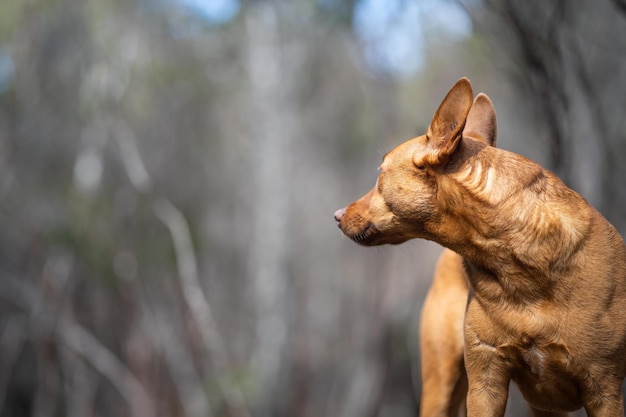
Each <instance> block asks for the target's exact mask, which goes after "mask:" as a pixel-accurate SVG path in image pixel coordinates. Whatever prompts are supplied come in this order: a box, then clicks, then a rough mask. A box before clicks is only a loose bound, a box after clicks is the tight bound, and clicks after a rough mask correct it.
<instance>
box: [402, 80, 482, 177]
mask: <svg viewBox="0 0 626 417" xmlns="http://www.w3.org/2000/svg"><path fill="white" fill-rule="evenodd" d="M472 99H473V93H472V84H471V83H470V81H469V80H468V79H467V78H465V77H464V78H461V79H460V80H459V81H457V82H456V84H454V86H452V88H451V89H450V91H449V92H448V94H447V95H446V97H445V98H444V99H443V101H442V102H441V104H440V105H439V108H438V109H437V111H436V112H435V115H434V116H433V120H432V121H431V122H430V126H429V127H428V132H427V133H426V136H427V137H428V142H429V147H430V153H429V155H428V157H427V158H426V159H422V160H421V162H422V163H423V162H425V163H427V164H430V165H438V164H441V163H444V162H445V161H447V160H448V158H449V156H450V155H451V154H452V152H454V150H455V149H456V147H457V145H458V144H459V141H460V139H461V135H462V132H463V128H464V127H465V120H466V119H467V115H468V113H469V111H470V108H471V107H472ZM414 157H415V156H414ZM420 159H421V158H420ZM415 162H416V163H417V161H415Z"/></svg>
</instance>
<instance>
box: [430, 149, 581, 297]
mask: <svg viewBox="0 0 626 417" xmlns="http://www.w3.org/2000/svg"><path fill="white" fill-rule="evenodd" d="M468 143H469V145H466V146H465V147H464V149H462V150H460V153H459V155H458V157H457V159H456V160H454V161H451V163H450V164H449V165H448V167H446V171H447V172H446V174H445V175H440V176H439V177H438V181H439V184H438V185H439V187H440V192H439V193H438V196H437V198H438V200H439V201H438V205H439V207H442V208H443V209H442V211H441V218H440V220H441V221H440V222H438V225H437V228H436V229H435V230H434V231H433V236H434V237H435V239H434V240H437V241H439V243H441V244H443V245H444V246H447V247H449V248H451V249H452V250H454V251H456V252H457V253H459V254H461V255H462V256H463V257H464V258H465V259H466V263H468V265H470V267H471V268H474V269H475V270H476V273H478V272H480V271H482V272H483V273H485V274H490V275H492V276H493V277H494V278H495V279H497V280H498V281H500V282H501V283H502V284H503V285H511V288H510V290H511V291H518V288H517V286H516V285H514V284H515V282H514V281H513V280H520V279H524V278H526V279H531V280H533V279H541V278H542V277H548V276H554V274H555V273H556V274H558V272H559V268H562V267H563V266H565V265H567V266H569V265H571V262H570V259H571V257H572V256H573V255H574V254H575V253H576V252H578V250H579V249H580V246H581V242H582V241H583V238H584V236H585V234H586V233H587V230H588V229H589V226H590V222H591V216H590V215H589V210H590V209H589V208H588V205H587V204H586V203H585V201H584V200H583V199H582V197H580V196H579V195H578V194H576V193H575V192H574V191H572V190H570V189H569V188H568V187H566V186H565V185H564V184H563V183H562V182H561V181H560V180H559V179H558V178H557V177H556V176H554V175H553V174H552V173H550V172H548V171H545V170H544V169H543V168H541V167H540V166H539V165H538V164H535V163H533V162H531V161H529V160H527V159H526V158H524V157H521V156H519V155H516V154H513V153H511V152H507V151H504V150H501V149H496V148H493V147H490V146H484V145H477V144H476V143H472V142H468ZM565 202H567V203H566V204H565ZM529 271H532V272H531V273H529ZM532 275H534V276H535V277H533V276H532ZM519 283H520V284H521V282H519ZM524 288H526V287H524Z"/></svg>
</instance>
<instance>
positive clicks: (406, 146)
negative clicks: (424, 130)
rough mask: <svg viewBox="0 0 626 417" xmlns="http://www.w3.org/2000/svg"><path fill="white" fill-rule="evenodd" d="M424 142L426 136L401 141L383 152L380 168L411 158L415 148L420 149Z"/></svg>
mask: <svg viewBox="0 0 626 417" xmlns="http://www.w3.org/2000/svg"><path fill="white" fill-rule="evenodd" d="M425 143H426V136H418V137H415V138H413V139H409V140H407V141H406V142H403V143H401V144H400V145H398V146H396V147H395V148H393V149H392V150H390V151H389V152H387V153H386V154H385V156H384V157H383V163H382V164H381V168H383V169H384V168H387V167H389V166H392V165H394V164H398V163H400V162H401V161H403V160H409V161H410V160H412V157H413V153H414V152H415V151H416V150H418V149H421V148H422V147H423V146H424V144H425Z"/></svg>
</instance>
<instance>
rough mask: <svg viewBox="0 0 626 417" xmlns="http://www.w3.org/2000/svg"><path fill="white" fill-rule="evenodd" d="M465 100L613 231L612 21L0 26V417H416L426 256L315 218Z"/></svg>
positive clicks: (617, 41)
mask: <svg viewBox="0 0 626 417" xmlns="http://www.w3.org/2000/svg"><path fill="white" fill-rule="evenodd" d="M462 76H468V77H469V78H470V79H471V80H472V82H473V85H474V89H475V92H479V91H484V92H486V93H487V94H489V95H490V97H491V98H492V100H493V101H494V103H495V107H496V111H497V113H498V119H499V138H498V145H499V146H500V147H503V148H507V149H510V150H513V151H516V152H518V153H521V154H524V155H526V156H528V157H530V158H532V159H535V160H537V161H539V162H541V163H542V164H544V165H545V166H546V167H548V168H550V169H552V170H553V171H555V172H556V173H557V174H559V175H560V176H561V177H562V178H563V179H564V181H565V182H566V183H568V184H569V185H570V186H571V187H573V188H574V189H576V190H577V191H579V192H580V193H581V194H583V195H584V196H585V197H586V198H587V199H588V200H589V201H590V202H591V203H592V204H594V205H595V206H596V207H597V208H598V209H599V210H600V211H601V212H602V213H603V214H604V215H605V216H606V217H607V218H608V219H609V220H610V221H611V222H612V223H613V224H614V225H615V226H616V227H617V228H618V229H620V231H621V232H622V233H624V232H625V231H626V216H625V215H624V206H625V204H626V163H624V158H626V2H625V1H624V0H596V1H594V0H554V1H544V0H458V1H452V0H450V1H447V0H421V1H410V0H292V1H287V0H285V1H279V0H254V1H253V0H204V1H203V0H20V1H18V0H4V1H2V2H0V213H1V214H0V218H1V219H2V224H1V225H0V231H1V232H0V415H1V416H6V417H19V416H36V417H48V416H49V417H55V416H68V417H79V416H80V417H82V416H99V417H108V416H133V417H137V416H187V417H196V416H215V417H221V416H232V417H238V416H276V417H280V416H302V417H319V416H345V417H351V416H355V417H356V416H359V417H361V416H395V417H404V416H407V417H408V416H416V415H417V407H418V404H419V401H420V398H419V391H420V378H419V350H418V347H417V345H418V334H417V329H418V323H419V313H420V307H421V304H422V301H423V298H424V295H425V292H426V290H427V288H428V285H429V281H430V277H431V274H432V271H433V266H434V263H435V261H436V258H437V256H438V254H439V252H440V250H441V249H440V248H439V247H438V246H437V245H435V244H433V243H429V242H424V241H414V242H409V243H407V244H404V245H401V246H397V247H381V248H362V247H358V246H357V245H355V244H353V243H351V242H350V241H348V240H347V239H346V238H345V237H343V236H342V235H341V233H340V231H339V230H337V228H336V225H335V222H334V220H333V216H332V215H333V212H334V211H335V210H336V209H338V208H340V207H343V206H344V205H345V204H347V203H349V202H350V201H352V200H354V199H355V198H357V197H359V196H360V195H362V194H363V193H365V192H366V191H367V190H368V189H369V188H370V187H371V186H372V185H373V183H374V181H375V178H376V174H377V172H376V167H377V166H378V164H379V161H380V158H381V157H382V155H383V154H384V153H385V152H386V151H387V150H389V149H391V148H392V147H393V146H395V145H396V144H398V143H400V142H401V141H403V140H406V139H408V138H410V137H413V136H416V135H417V134H421V133H423V132H424V131H425V129H426V127H427V125H428V123H429V121H430V118H431V116H432V114H433V112H434V110H435V109H436V107H437V105H438V104H439V102H440V100H441V99H442V98H443V96H444V95H445V93H446V92H447V90H448V89H449V87H450V86H451V85H452V84H453V83H454V82H455V81H456V80H457V79H458V78H460V77H462ZM512 404H513V405H511V406H510V409H511V410H510V413H511V415H519V416H522V415H526V414H527V412H526V411H525V409H524V408H523V407H521V406H520V407H517V406H516V405H515V404H516V403H515V402H513V403H512Z"/></svg>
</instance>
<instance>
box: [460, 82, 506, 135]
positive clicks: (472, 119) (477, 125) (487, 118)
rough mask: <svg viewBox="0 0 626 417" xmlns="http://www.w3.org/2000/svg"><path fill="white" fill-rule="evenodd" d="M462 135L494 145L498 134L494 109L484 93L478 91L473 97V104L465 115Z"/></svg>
mask: <svg viewBox="0 0 626 417" xmlns="http://www.w3.org/2000/svg"><path fill="white" fill-rule="evenodd" d="M463 136H465V137H468V138H472V139H476V140H478V141H480V142H483V143H486V144H487V145H491V146H496V138H497V136H498V126H497V124H496V111H495V110H494V108H493V103H492V102H491V100H490V99H489V97H487V95H486V94H484V93H480V94H478V95H477V96H476V98H475V99H474V104H472V108H471V109H470V112H469V114H468V115H467V121H466V122H465V128H464V129H463Z"/></svg>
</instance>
